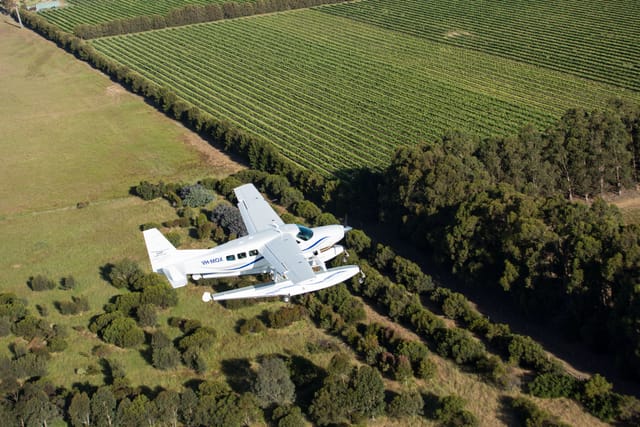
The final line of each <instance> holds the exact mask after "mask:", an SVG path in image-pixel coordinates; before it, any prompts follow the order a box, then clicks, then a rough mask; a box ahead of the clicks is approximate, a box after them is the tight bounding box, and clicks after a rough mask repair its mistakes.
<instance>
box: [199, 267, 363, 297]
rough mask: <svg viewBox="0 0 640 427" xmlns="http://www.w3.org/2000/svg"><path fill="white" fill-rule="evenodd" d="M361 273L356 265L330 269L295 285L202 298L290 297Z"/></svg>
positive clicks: (277, 284)
mask: <svg viewBox="0 0 640 427" xmlns="http://www.w3.org/2000/svg"><path fill="white" fill-rule="evenodd" d="M359 272H360V268H358V266H355V265H347V266H344V267H336V268H330V269H329V270H327V271H323V272H321V273H317V274H315V275H314V277H312V278H310V279H307V280H304V281H302V282H299V283H294V282H292V281H291V280H285V281H283V282H269V283H262V284H260V285H255V286H246V287H244V288H240V289H233V290H231V291H225V292H220V293H217V294H210V293H208V292H206V293H205V294H204V295H203V296H202V300H203V301H205V302H207V301H211V300H214V301H222V300H229V299H241V298H266V297H278V296H282V297H290V296H294V295H300V294H304V293H307V292H314V291H318V290H320V289H324V288H328V287H330V286H334V285H337V284H338V283H341V282H344V281H345V280H348V279H350V278H351V277H353V276H355V275H356V274H358V273H359Z"/></svg>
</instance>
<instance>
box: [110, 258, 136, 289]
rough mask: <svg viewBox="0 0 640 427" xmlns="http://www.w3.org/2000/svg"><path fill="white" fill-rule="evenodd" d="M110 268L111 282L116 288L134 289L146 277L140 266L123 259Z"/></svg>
mask: <svg viewBox="0 0 640 427" xmlns="http://www.w3.org/2000/svg"><path fill="white" fill-rule="evenodd" d="M108 267H109V274H108V276H109V281H110V282H111V284H112V285H113V286H114V287H116V288H125V287H133V286H134V285H135V283H136V281H138V280H140V279H141V278H142V276H144V272H143V271H142V270H141V269H140V266H138V264H137V263H136V262H135V261H133V260H131V259H129V258H125V259H121V260H120V261H117V262H115V263H113V264H111V265H110V266H108Z"/></svg>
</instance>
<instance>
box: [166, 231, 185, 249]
mask: <svg viewBox="0 0 640 427" xmlns="http://www.w3.org/2000/svg"><path fill="white" fill-rule="evenodd" d="M165 237H166V238H167V240H168V241H169V242H170V243H171V244H172V245H173V246H175V247H176V248H177V247H179V246H180V243H182V236H180V233H177V232H175V231H172V232H170V233H167V234H165Z"/></svg>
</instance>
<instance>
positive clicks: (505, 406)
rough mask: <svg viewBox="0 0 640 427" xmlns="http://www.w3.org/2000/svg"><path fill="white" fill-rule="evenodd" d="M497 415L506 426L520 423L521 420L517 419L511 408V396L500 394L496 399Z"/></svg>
mask: <svg viewBox="0 0 640 427" xmlns="http://www.w3.org/2000/svg"><path fill="white" fill-rule="evenodd" d="M498 405H499V406H498V411H497V416H498V419H499V420H500V421H502V422H503V423H504V425H507V426H515V425H520V424H521V420H519V419H518V417H517V414H516V412H515V411H514V409H513V397H511V396H501V397H500V400H499V401H498Z"/></svg>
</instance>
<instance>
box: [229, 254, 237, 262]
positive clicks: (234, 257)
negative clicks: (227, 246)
mask: <svg viewBox="0 0 640 427" xmlns="http://www.w3.org/2000/svg"><path fill="white" fill-rule="evenodd" d="M235 259H236V256H235V255H227V261H233V260H235Z"/></svg>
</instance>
